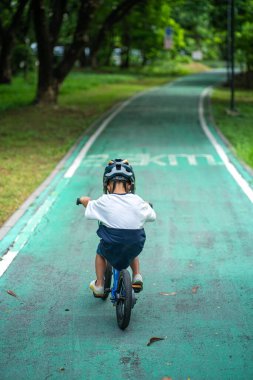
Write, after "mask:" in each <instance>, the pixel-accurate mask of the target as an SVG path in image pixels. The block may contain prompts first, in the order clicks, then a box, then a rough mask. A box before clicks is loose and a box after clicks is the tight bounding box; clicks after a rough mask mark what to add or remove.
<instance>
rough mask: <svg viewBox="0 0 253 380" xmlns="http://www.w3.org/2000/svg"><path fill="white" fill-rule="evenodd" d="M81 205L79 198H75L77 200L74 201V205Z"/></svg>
mask: <svg viewBox="0 0 253 380" xmlns="http://www.w3.org/2000/svg"><path fill="white" fill-rule="evenodd" d="M81 204H82V202H81V201H80V198H77V200H76V205H77V206H79V205H81Z"/></svg>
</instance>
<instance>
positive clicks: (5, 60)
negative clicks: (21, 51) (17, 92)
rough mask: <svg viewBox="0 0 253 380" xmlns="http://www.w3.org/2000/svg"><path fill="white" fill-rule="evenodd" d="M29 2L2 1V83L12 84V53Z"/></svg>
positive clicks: (0, 7) (0, 50)
mask: <svg viewBox="0 0 253 380" xmlns="http://www.w3.org/2000/svg"><path fill="white" fill-rule="evenodd" d="M28 2H29V0H20V1H18V2H17V1H10V0H9V1H8V0H5V1H2V2H1V5H0V15H1V16H0V83H10V82H11V76H12V74H11V53H12V48H13V46H14V42H15V37H16V34H17V32H18V30H19V28H20V24H21V20H22V17H23V13H24V10H25V7H26V5H27V4H28Z"/></svg>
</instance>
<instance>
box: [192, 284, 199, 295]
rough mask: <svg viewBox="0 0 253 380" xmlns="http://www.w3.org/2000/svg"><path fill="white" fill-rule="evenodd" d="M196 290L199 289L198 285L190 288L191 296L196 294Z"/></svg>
mask: <svg viewBox="0 0 253 380" xmlns="http://www.w3.org/2000/svg"><path fill="white" fill-rule="evenodd" d="M198 289H199V286H198V285H197V286H193V288H192V293H193V294H195V293H197V291H198Z"/></svg>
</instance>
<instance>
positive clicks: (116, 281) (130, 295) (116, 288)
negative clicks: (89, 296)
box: [76, 198, 142, 330]
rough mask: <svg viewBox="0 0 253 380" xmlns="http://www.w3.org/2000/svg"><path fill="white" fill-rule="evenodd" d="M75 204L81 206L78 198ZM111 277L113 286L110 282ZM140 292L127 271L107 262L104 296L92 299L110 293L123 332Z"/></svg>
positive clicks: (138, 286) (140, 288) (139, 288)
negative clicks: (137, 294)
mask: <svg viewBox="0 0 253 380" xmlns="http://www.w3.org/2000/svg"><path fill="white" fill-rule="evenodd" d="M76 204H77V205H79V204H81V202H80V198H77V200H76ZM112 277H113V286H112V287H111V281H112ZM141 290H142V287H141V286H140V285H134V284H132V281H131V276H130V273H129V272H128V270H127V269H122V270H120V271H119V270H117V269H115V268H113V267H112V266H111V264H110V263H109V262H108V261H107V266H106V271H105V283H104V295H103V296H102V297H101V296H99V297H98V296H96V295H95V294H94V293H93V294H94V297H96V298H101V299H102V300H104V301H105V300H106V299H107V298H108V296H109V294H110V293H111V297H110V300H111V302H112V304H113V305H114V306H115V307H116V317H117V323H118V326H119V328H120V329H121V330H125V329H126V328H127V326H128V325H129V322H130V318H131V312H132V309H133V307H134V305H135V304H136V301H137V298H136V295H135V294H136V293H139V292H140V291H141Z"/></svg>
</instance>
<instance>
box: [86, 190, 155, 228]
mask: <svg viewBox="0 0 253 380" xmlns="http://www.w3.org/2000/svg"><path fill="white" fill-rule="evenodd" d="M85 216H86V218H87V219H95V220H98V221H100V222H102V224H104V225H105V226H106V227H109V228H118V229H132V230H134V229H141V228H143V226H144V223H145V222H153V221H154V220H155V219H156V213H155V211H154V210H153V209H152V207H150V205H149V204H148V202H145V201H144V200H143V199H142V198H141V197H139V196H138V195H136V194H132V193H127V194H104V195H102V196H101V197H100V198H98V199H97V200H94V201H90V202H89V203H88V205H87V207H86V210H85Z"/></svg>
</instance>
